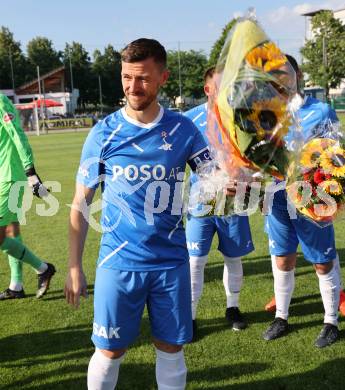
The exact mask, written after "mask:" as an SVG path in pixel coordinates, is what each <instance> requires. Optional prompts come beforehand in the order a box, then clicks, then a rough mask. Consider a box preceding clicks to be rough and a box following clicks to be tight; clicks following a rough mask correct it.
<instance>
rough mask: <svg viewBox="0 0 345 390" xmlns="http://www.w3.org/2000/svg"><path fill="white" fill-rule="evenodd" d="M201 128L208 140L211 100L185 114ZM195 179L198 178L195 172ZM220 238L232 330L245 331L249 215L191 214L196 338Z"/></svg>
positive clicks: (207, 81)
mask: <svg viewBox="0 0 345 390" xmlns="http://www.w3.org/2000/svg"><path fill="white" fill-rule="evenodd" d="M215 77H216V74H215V67H211V68H209V69H207V70H206V72H205V75H204V92H205V94H206V96H207V98H208V103H210V99H212V98H213V96H214V94H215V90H216V82H215ZM185 115H186V116H187V117H188V118H190V119H192V121H193V122H194V124H195V125H196V126H197V127H198V129H199V130H200V132H201V133H202V135H203V136H204V139H205V141H206V142H207V137H206V129H207V103H205V104H201V105H199V106H197V107H195V108H193V109H191V110H189V111H187V112H186V113H185ZM191 180H192V182H195V181H196V180H197V177H196V175H192V178H191ZM215 233H217V235H218V239H219V245H218V250H219V251H220V252H221V253H222V255H223V257H224V271H223V284H224V289H225V294H226V307H227V308H226V312H225V317H226V319H227V320H228V321H229V323H230V325H231V327H232V329H234V330H242V329H244V328H246V326H247V324H246V322H245V319H244V318H243V316H242V314H241V312H240V310H239V294H240V290H241V286H242V280H243V268H242V262H241V257H242V256H244V255H247V254H248V253H250V252H251V251H253V250H254V246H253V243H252V237H251V233H250V226H249V221H248V217H247V216H238V215H234V216H232V217H223V218H222V217H206V218H197V217H193V216H192V215H190V214H189V215H188V216H187V224H186V237H187V246H188V252H189V263H190V272H191V282H192V317H193V340H195V339H196V330H197V326H196V311H197V305H198V302H199V299H200V297H201V294H202V290H203V285H204V270H205V265H206V263H207V260H208V253H209V251H210V248H211V244H212V239H213V236H214V234H215Z"/></svg>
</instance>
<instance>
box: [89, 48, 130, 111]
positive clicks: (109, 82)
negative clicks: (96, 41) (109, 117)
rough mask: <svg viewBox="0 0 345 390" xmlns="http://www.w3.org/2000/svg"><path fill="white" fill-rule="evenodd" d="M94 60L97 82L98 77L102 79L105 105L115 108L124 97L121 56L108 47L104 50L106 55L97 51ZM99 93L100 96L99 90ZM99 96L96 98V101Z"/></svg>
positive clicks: (93, 69)
mask: <svg viewBox="0 0 345 390" xmlns="http://www.w3.org/2000/svg"><path fill="white" fill-rule="evenodd" d="M93 58H94V62H93V64H92V71H93V74H94V77H95V78H97V82H98V77H99V76H100V78H101V84H102V98H103V103H105V104H106V105H108V106H112V107H113V106H114V105H116V104H118V103H119V100H120V99H121V98H122V97H123V91H122V85H121V55H120V53H119V52H118V51H116V50H115V49H114V48H113V46H111V45H108V46H107V47H106V48H105V49H104V54H102V53H101V51H100V50H95V52H94V53H93ZM97 91H98V96H99V90H98V89H97ZM98 96H96V100H97V97H98ZM98 100H99V98H98Z"/></svg>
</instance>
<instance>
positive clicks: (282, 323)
mask: <svg viewBox="0 0 345 390" xmlns="http://www.w3.org/2000/svg"><path fill="white" fill-rule="evenodd" d="M288 329H289V325H288V322H287V320H283V319H282V318H279V317H277V318H275V319H274V321H273V322H272V324H271V325H270V326H269V328H268V329H267V330H266V332H264V334H263V335H262V337H263V338H264V339H265V340H267V341H269V340H274V339H277V338H278V337H281V336H284V335H285V334H286V333H287V332H288Z"/></svg>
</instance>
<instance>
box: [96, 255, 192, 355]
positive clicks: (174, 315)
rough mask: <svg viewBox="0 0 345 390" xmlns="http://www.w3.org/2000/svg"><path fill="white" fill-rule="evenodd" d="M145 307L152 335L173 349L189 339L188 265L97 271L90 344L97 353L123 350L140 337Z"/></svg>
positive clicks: (190, 332) (190, 315)
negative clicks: (173, 346) (163, 268)
mask: <svg viewBox="0 0 345 390" xmlns="http://www.w3.org/2000/svg"><path fill="white" fill-rule="evenodd" d="M145 304H146V305H147V310H148V313H149V319H150V324H151V331H152V335H153V336H154V337H155V338H156V339H158V340H161V341H164V342H166V343H168V344H173V345H182V344H185V343H187V342H189V341H190V340H191V338H192V313H191V287H190V272H189V264H188V262H186V263H184V264H182V265H180V266H178V267H177V268H173V269H169V270H163V271H148V272H135V271H121V270H116V269H105V268H98V269H97V272H96V282H95V296H94V323H93V334H92V341H93V343H94V344H95V346H96V347H98V348H100V349H107V350H114V349H121V348H126V347H127V346H128V345H130V344H131V343H133V341H134V340H135V338H136V337H137V336H138V334H139V330H140V323H141V318H142V315H143V311H144V308H145Z"/></svg>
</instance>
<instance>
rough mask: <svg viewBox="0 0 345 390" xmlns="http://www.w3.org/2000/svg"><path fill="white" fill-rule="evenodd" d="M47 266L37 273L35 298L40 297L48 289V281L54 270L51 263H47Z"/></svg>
mask: <svg viewBox="0 0 345 390" xmlns="http://www.w3.org/2000/svg"><path fill="white" fill-rule="evenodd" d="M47 265H48V268H47V269H46V270H45V271H44V272H43V273H42V274H38V275H37V278H38V287H37V288H38V290H37V293H36V298H42V297H43V295H44V294H45V293H46V292H47V291H48V288H49V283H50V280H51V278H52V277H53V275H54V274H55V272H56V270H55V267H54V266H53V264H50V263H47Z"/></svg>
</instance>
